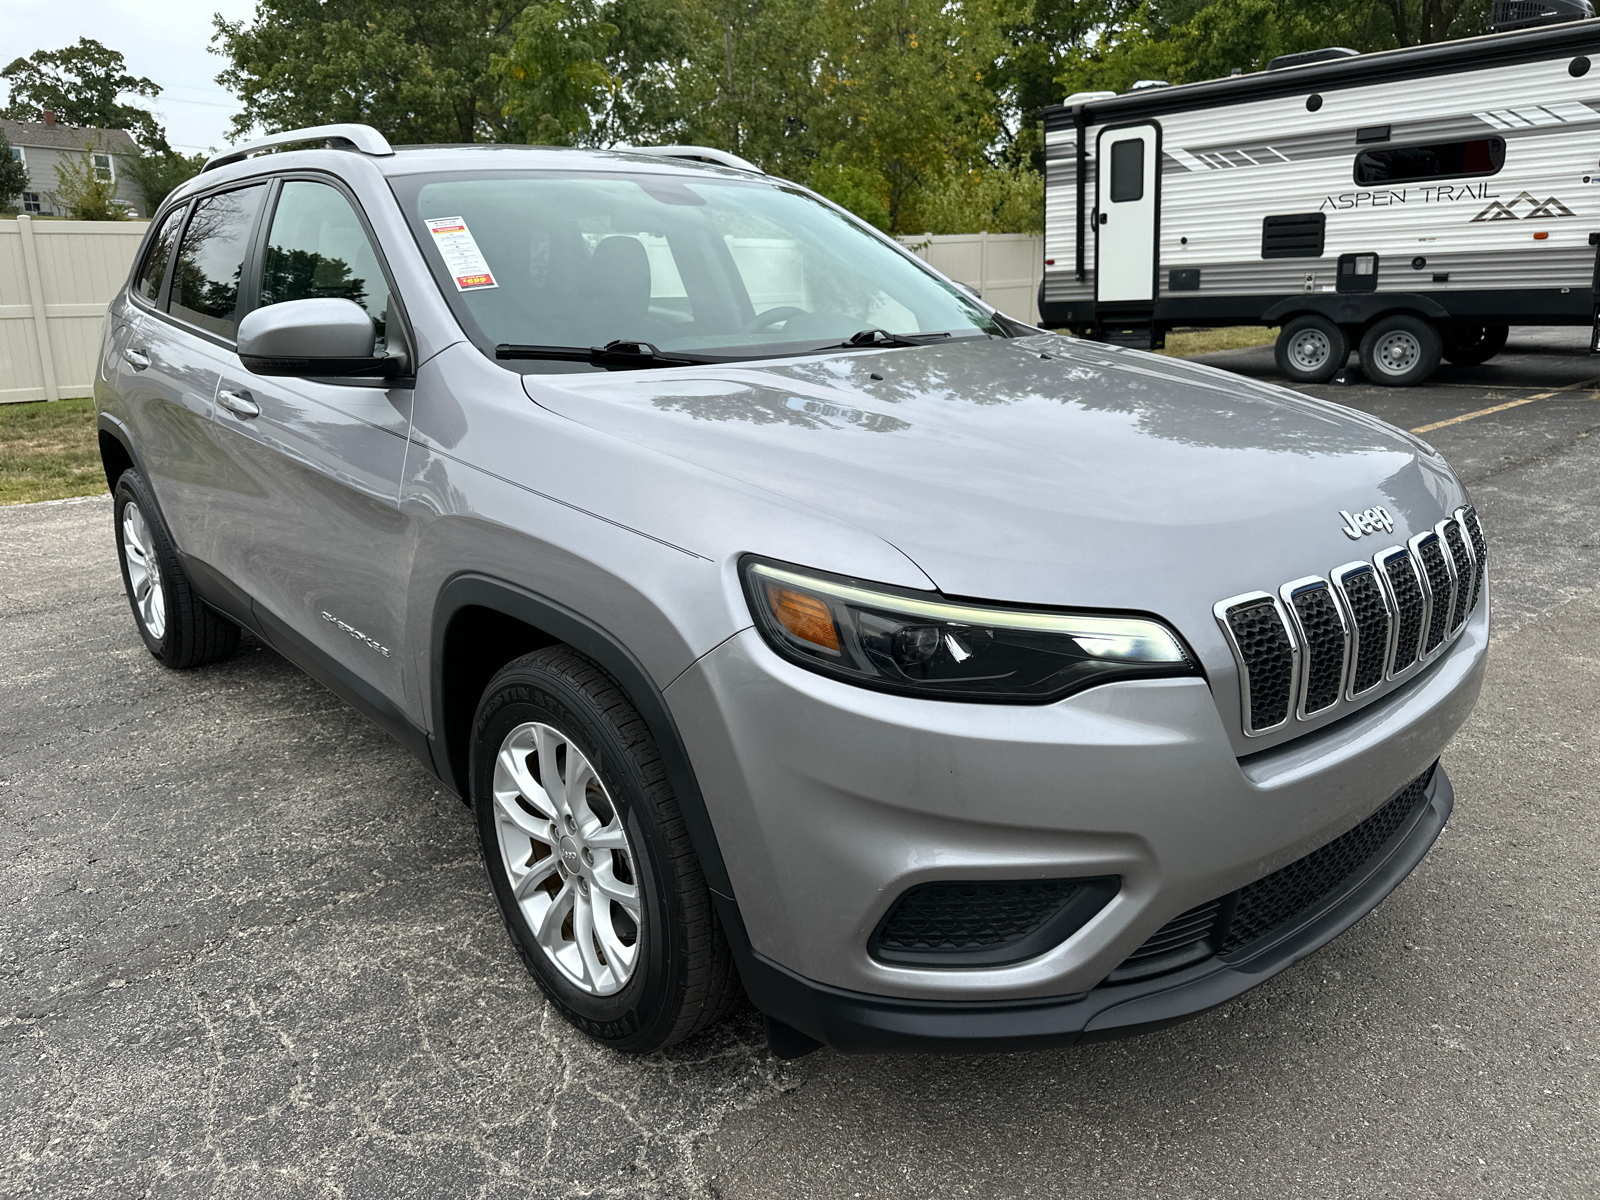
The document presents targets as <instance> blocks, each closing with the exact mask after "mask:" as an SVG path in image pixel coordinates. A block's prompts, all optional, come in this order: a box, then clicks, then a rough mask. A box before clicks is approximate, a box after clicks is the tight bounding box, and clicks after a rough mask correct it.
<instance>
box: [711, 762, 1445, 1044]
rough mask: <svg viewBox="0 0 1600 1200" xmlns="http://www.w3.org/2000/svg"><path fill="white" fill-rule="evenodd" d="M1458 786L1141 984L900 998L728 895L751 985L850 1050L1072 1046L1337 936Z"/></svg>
mask: <svg viewBox="0 0 1600 1200" xmlns="http://www.w3.org/2000/svg"><path fill="white" fill-rule="evenodd" d="M1454 804H1455V793H1454V791H1453V790H1452V789H1451V787H1450V781H1449V779H1448V778H1447V777H1446V775H1445V773H1444V770H1443V769H1442V768H1439V769H1436V770H1435V771H1434V772H1433V779H1432V781H1431V783H1430V784H1429V787H1428V793H1427V798H1426V801H1425V802H1424V803H1423V805H1422V806H1421V807H1420V809H1419V810H1418V811H1417V812H1416V813H1414V814H1413V815H1412V817H1411V819H1410V820H1409V822H1408V823H1407V825H1406V826H1405V827H1404V828H1402V830H1401V831H1399V832H1398V833H1397V834H1396V835H1395V836H1394V838H1392V839H1391V840H1390V842H1389V843H1388V844H1387V845H1386V846H1385V847H1384V849H1383V850H1382V851H1381V852H1380V853H1378V854H1376V855H1374V856H1373V857H1372V858H1371V859H1369V860H1368V861H1367V862H1366V863H1365V864H1363V866H1362V867H1361V868H1360V869H1359V870H1357V871H1356V872H1355V873H1354V875H1352V876H1351V877H1350V878H1349V879H1347V880H1346V881H1345V883H1344V884H1343V885H1342V886H1341V887H1339V888H1337V889H1335V890H1334V891H1333V892H1332V893H1331V894H1329V895H1327V896H1325V897H1323V898H1322V900H1320V901H1319V902H1317V903H1316V904H1314V905H1313V906H1311V907H1310V908H1309V909H1307V910H1305V911H1304V912H1302V913H1301V914H1300V915H1299V916H1298V917H1296V918H1295V919H1293V920H1291V921H1289V922H1288V923H1286V924H1285V925H1283V926H1280V927H1279V928H1278V929H1276V930H1274V931H1273V932H1272V934H1271V935H1270V936H1268V937H1265V938H1263V939H1262V940H1261V942H1260V943H1258V946H1259V948H1258V949H1254V950H1249V949H1247V950H1246V951H1245V952H1244V953H1243V954H1241V955H1238V956H1230V957H1229V959H1228V961H1224V960H1223V959H1221V958H1217V957H1212V958H1209V959H1206V960H1205V961H1203V962H1199V963H1196V964H1194V965H1193V966H1190V967H1188V968H1186V969H1184V970H1180V971H1175V972H1172V973H1170V974H1166V975H1161V976H1158V977H1156V978H1154V979H1145V980H1141V981H1139V982H1136V983H1124V984H1109V983H1107V984H1101V985H1100V986H1098V987H1095V988H1092V989H1090V990H1089V991H1088V992H1082V993H1079V994H1077V995H1071V996H1053V997H1047V998H1044V999H1039V1000H1009V1001H1008V1000H992V1001H987V1002H982V1003H960V1002H951V1001H937V1000H894V999H890V998H888V997H885V996H872V995H865V994H863V993H860V992H850V991H846V990H844V989H842V988H832V987H828V986H826V985H824V984H819V983H816V982H813V981H812V980H808V979H804V978H802V977H801V976H799V975H797V974H795V973H794V972H793V971H788V970H785V969H784V968H783V967H781V966H779V965H778V964H777V963H774V962H772V961H771V960H770V959H767V958H765V957H764V956H763V955H761V954H759V953H757V952H755V951H753V950H752V949H751V948H750V946H749V942H748V939H746V938H745V937H744V936H743V930H742V927H741V926H740V924H739V913H738V908H737V906H735V905H734V904H732V903H731V902H730V901H728V900H726V899H725V898H723V897H718V909H719V913H720V915H721V917H722V920H723V924H724V927H725V928H727V929H728V930H729V934H730V941H731V942H732V943H733V945H734V948H735V956H736V957H737V959H738V960H739V970H740V973H741V975H742V976H743V979H744V985H745V990H746V991H747V992H748V993H749V994H750V998H751V1000H752V1001H753V1002H754V1003H755V1005H756V1007H757V1008H759V1009H760V1010H761V1011H762V1012H763V1013H765V1014H766V1015H767V1016H769V1017H771V1018H772V1019H774V1020H776V1021H781V1022H782V1023H783V1024H785V1025H787V1026H789V1027H790V1028H792V1029H796V1030H799V1031H800V1032H801V1033H803V1034H805V1035H806V1037H808V1038H811V1039H812V1040H814V1041H817V1042H821V1043H822V1044H824V1045H827V1046H831V1047H832V1048H833V1049H835V1050H838V1051H841V1052H844V1053H858V1054H861V1053H884V1052H910V1053H917V1052H920V1053H928V1052H937V1053H946V1054H949V1053H973V1054H993V1053H1004V1052H1006V1051H1012V1050H1033V1049H1043V1048H1048V1047H1051V1046H1069V1045H1072V1044H1073V1043H1075V1042H1080V1041H1105V1040H1109V1039H1112V1038H1120V1037H1131V1036H1133V1035H1135V1034H1140V1033H1148V1032H1152V1031H1154V1030H1157V1029H1163V1028H1165V1027H1167V1026H1169V1025H1176V1024H1178V1023H1179V1022H1181V1021H1186V1020H1188V1019H1189V1018H1191V1017H1195V1016H1198V1015H1200V1014H1201V1013H1203V1012H1205V1011H1206V1010H1207V1009H1211V1008H1215V1007H1216V1006H1217V1005H1219V1004H1225V1003H1227V1002H1228V1001H1229V1000H1232V999H1233V998H1234V997H1235V996H1238V995H1240V994H1241V993H1243V992H1246V991H1248V990H1249V989H1250V988H1253V987H1255V986H1256V985H1257V984H1258V983H1263V982H1265V981H1266V980H1267V979H1269V978H1271V977H1272V976H1273V975H1276V974H1277V973H1278V972H1280V971H1282V970H1284V969H1285V968H1287V967H1289V966H1291V965H1293V964H1294V963H1297V962H1299V961H1300V960H1301V959H1302V958H1305V957H1306V956H1307V955H1309V954H1312V953H1313V952H1315V951H1316V950H1317V949H1319V948H1320V947H1322V946H1324V945H1326V944H1327V943H1328V942H1331V941H1332V940H1333V939H1334V938H1336V937H1338V936H1339V935H1340V934H1341V933H1343V932H1344V931H1345V930H1346V929H1349V928H1350V926H1352V925H1354V924H1355V923H1356V922H1357V921H1359V920H1360V919H1361V918H1362V917H1364V916H1366V915H1367V913H1369V912H1371V911H1372V910H1373V909H1374V908H1376V907H1377V906H1378V904H1379V903H1380V902H1381V901H1382V900H1383V898H1384V897H1385V896H1387V895H1388V894H1389V893H1390V892H1392V891H1394V889H1395V888H1396V887H1398V886H1399V885H1400V883H1401V881H1402V880H1404V879H1405V877H1406V876H1407V875H1409V874H1410V873H1411V870H1412V868H1414V867H1415V866H1416V865H1417V864H1418V863H1419V862H1421V861H1422V859H1423V857H1424V856H1426V854H1427V853H1428V850H1429V848H1430V847H1432V845H1433V843H1434V841H1435V840H1436V839H1437V838H1438V836H1439V833H1440V831H1441V830H1442V829H1443V828H1444V825H1445V822H1446V821H1447V820H1449V819H1450V812H1451V809H1452V808H1453V807H1454Z"/></svg>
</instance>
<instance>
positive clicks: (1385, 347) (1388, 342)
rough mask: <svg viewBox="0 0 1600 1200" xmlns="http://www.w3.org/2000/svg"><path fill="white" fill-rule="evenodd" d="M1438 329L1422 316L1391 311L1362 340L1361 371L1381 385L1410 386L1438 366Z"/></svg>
mask: <svg viewBox="0 0 1600 1200" xmlns="http://www.w3.org/2000/svg"><path fill="white" fill-rule="evenodd" d="M1442 350H1443V343H1442V341H1441V339H1440V337H1439V331H1438V330H1437V329H1435V328H1434V327H1433V325H1432V324H1430V323H1429V322H1427V321H1424V320H1423V319H1422V318H1421V317H1414V316H1412V315H1411V314H1410V313H1391V314H1390V315H1389V316H1387V317H1380V318H1379V319H1378V320H1376V321H1374V322H1373V323H1372V327H1371V328H1370V329H1368V330H1367V332H1366V334H1365V336H1363V337H1362V339H1361V370H1362V372H1363V373H1364V374H1365V375H1366V377H1367V379H1368V380H1369V381H1370V382H1372V383H1377V384H1382V385H1383V386H1384V387H1413V386H1415V385H1416V384H1419V383H1421V382H1422V381H1423V380H1424V379H1426V378H1428V376H1430V375H1432V374H1433V373H1434V372H1435V371H1436V370H1438V369H1439V356H1440V354H1441V352H1442Z"/></svg>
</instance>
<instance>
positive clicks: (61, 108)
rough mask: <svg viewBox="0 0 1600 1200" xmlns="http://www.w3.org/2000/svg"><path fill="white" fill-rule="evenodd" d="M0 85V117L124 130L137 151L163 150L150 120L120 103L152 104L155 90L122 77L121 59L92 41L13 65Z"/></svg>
mask: <svg viewBox="0 0 1600 1200" xmlns="http://www.w3.org/2000/svg"><path fill="white" fill-rule="evenodd" d="M0 79H3V80H5V82H6V84H7V88H8V91H9V93H10V102H9V103H8V104H7V105H6V107H5V109H4V110H3V111H0V116H5V117H8V118H10V119H11V120H13V121H41V120H43V119H44V114H45V112H46V111H49V112H54V113H55V114H56V118H57V119H58V120H60V121H61V122H62V123H63V124H66V125H78V126H93V127H98V128H100V129H125V130H127V131H128V132H129V133H131V134H132V135H133V137H134V140H136V141H137V142H139V143H140V144H141V145H143V146H146V147H149V148H152V149H162V150H164V149H166V146H167V139H166V134H165V133H163V131H162V129H161V126H160V124H159V123H158V122H157V121H156V119H155V117H154V115H152V114H151V113H149V112H147V111H146V110H145V109H142V108H137V107H135V106H134V105H131V104H123V103H121V102H120V97H122V96H125V95H131V96H145V97H148V98H149V99H152V100H153V99H155V98H156V97H157V96H159V95H160V94H161V88H160V87H159V86H157V84H156V83H155V82H154V81H153V80H150V79H146V78H143V77H142V76H140V77H135V76H133V75H130V74H128V68H127V63H126V62H125V61H124V60H123V57H122V54H121V53H120V52H119V51H116V50H112V49H110V48H109V47H107V46H103V45H101V44H100V43H99V42H97V41H95V40H94V39H93V38H79V39H78V42H77V44H76V45H74V46H66V47H63V48H62V49H60V50H38V51H35V52H34V53H33V54H30V55H29V56H28V57H27V58H18V59H15V60H13V61H12V63H11V65H10V66H8V67H6V68H5V70H3V71H0Z"/></svg>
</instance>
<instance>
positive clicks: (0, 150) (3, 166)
mask: <svg viewBox="0 0 1600 1200" xmlns="http://www.w3.org/2000/svg"><path fill="white" fill-rule="evenodd" d="M27 187H28V168H27V167H25V166H23V165H22V164H21V163H19V162H16V161H14V160H13V159H12V157H11V143H10V142H9V141H7V140H6V135H5V131H4V130H0V215H4V216H8V217H9V216H11V215H13V214H14V213H15V212H16V211H17V201H18V200H19V199H20V198H21V196H22V193H23V192H24V191H26V190H27Z"/></svg>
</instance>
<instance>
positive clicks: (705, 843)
mask: <svg viewBox="0 0 1600 1200" xmlns="http://www.w3.org/2000/svg"><path fill="white" fill-rule="evenodd" d="M466 608H485V609H489V610H491V611H493V612H497V613H499V614H500V615H502V616H505V617H509V618H511V619H512V620H515V621H520V622H522V623H523V624H525V625H528V626H530V627H532V628H533V629H536V630H539V631H541V632H543V633H545V634H547V635H548V636H550V637H551V638H553V639H554V640H555V641H558V642H561V643H564V644H565V645H568V646H571V647H572V648H573V649H574V650H577V651H578V652H579V653H581V654H586V655H588V656H589V657H590V658H592V659H594V660H595V662H597V663H599V664H600V666H601V667H603V668H604V669H605V670H606V671H607V672H608V673H609V674H610V675H611V677H612V678H613V679H615V680H616V681H617V684H618V685H619V686H620V687H621V688H622V690H623V692H624V693H626V695H627V697H628V699H629V700H630V701H631V702H632V703H633V706H634V707H635V708H636V709H638V711H639V715H640V717H642V718H643V719H644V722H645V725H646V726H647V727H648V728H649V730H650V734H651V736H652V737H654V738H655V741H656V747H657V750H658V751H659V753H660V755H661V764H662V767H663V769H664V770H665V771H666V774H667V779H668V780H669V782H670V783H671V784H672V790H673V794H674V795H675V796H676V797H677V801H678V806H679V810H680V811H681V813H682V814H683V821H684V825H685V827H686V828H687V829H688V832H689V838H690V841H691V842H692V843H693V845H694V849H695V853H696V855H697V856H698V857H699V859H700V869H701V871H702V872H703V873H704V875H705V880H706V885H707V886H708V887H710V888H711V890H712V891H714V892H718V893H721V895H722V896H723V897H724V898H726V899H731V898H732V897H733V885H732V883H731V882H730V881H729V878H728V871H727V867H726V865H725V864H724V862H723V859H722V851H721V847H720V846H719V844H718V842H717V836H716V831H715V829H714V828H713V826H712V824H711V816H710V813H709V812H708V811H707V809H706V803H705V798H704V796H703V795H702V794H701V792H700V785H699V782H698V780H697V779H696V778H695V774H694V768H693V766H692V765H691V764H690V761H689V753H688V749H687V748H686V747H685V745H684V742H683V737H682V735H681V734H680V733H679V732H678V724H677V722H676V721H675V720H674V719H673V717H672V712H671V710H670V709H669V708H668V706H667V701H666V696H665V695H664V693H663V692H662V689H661V688H660V687H659V686H658V685H657V684H656V682H655V680H654V679H652V678H651V676H650V673H649V672H648V671H647V670H645V667H644V664H643V663H641V662H640V661H639V659H638V658H637V657H636V656H635V655H634V653H633V652H632V651H631V650H629V649H628V647H627V646H626V645H625V644H624V643H623V642H622V640H621V639H620V638H618V637H616V636H615V635H614V634H612V633H611V632H610V631H609V630H607V629H605V628H604V627H602V626H600V625H598V624H596V623H595V622H594V621H592V620H590V619H589V618H588V617H585V616H583V615H582V614H581V613H578V612H576V611H574V610H573V609H571V608H568V607H567V606H566V605H564V604H561V603H560V602H559V601H556V600H552V599H550V598H549V597H547V596H542V595H539V594H538V593H536V592H532V591H529V590H528V589H527V588H524V587H521V586H519V585H517V584H514V583H510V582H508V581H506V580H503V579H497V578H495V577H493V576H490V575H482V574H479V573H477V572H463V573H461V574H458V575H454V576H452V577H451V578H450V579H448V580H446V581H445V584H444V586H443V587H442V588H441V589H440V590H439V596H438V599H437V601H436V602H435V604H434V610H433V628H432V637H431V640H430V645H429V660H428V675H429V679H428V690H429V697H430V701H431V704H432V708H433V713H432V716H433V720H432V722H431V723H432V726H433V733H432V737H431V740H432V741H433V742H434V762H435V763H436V764H437V769H438V772H439V775H440V778H441V779H442V780H443V781H444V782H445V783H446V784H447V785H449V786H451V787H453V788H454V789H455V790H456V792H457V794H458V795H460V796H461V797H463V798H465V799H469V800H470V797H471V786H470V775H469V770H470V761H469V758H468V739H470V724H471V722H470V716H469V719H468V723H467V728H468V730H469V732H468V734H467V736H466V737H463V736H461V734H460V733H458V732H452V722H451V721H449V720H447V719H446V703H447V698H446V695H445V682H446V679H447V677H448V670H449V663H448V662H447V661H446V659H447V655H448V653H449V645H448V638H449V632H450V628H451V624H452V622H453V620H454V619H455V617H456V615H457V614H458V613H460V612H461V610H463V609H466Z"/></svg>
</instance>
